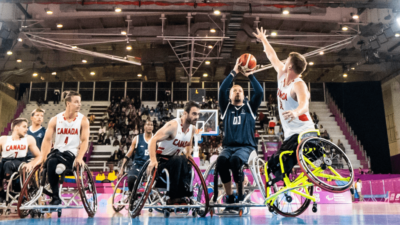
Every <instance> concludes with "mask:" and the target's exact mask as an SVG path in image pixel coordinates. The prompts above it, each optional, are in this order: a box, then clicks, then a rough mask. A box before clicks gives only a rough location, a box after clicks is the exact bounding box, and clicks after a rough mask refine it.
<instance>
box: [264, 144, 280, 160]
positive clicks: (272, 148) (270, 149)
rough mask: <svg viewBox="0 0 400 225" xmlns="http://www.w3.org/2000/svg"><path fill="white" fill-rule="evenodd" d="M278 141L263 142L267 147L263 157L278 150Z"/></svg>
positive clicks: (269, 155) (266, 157)
mask: <svg viewBox="0 0 400 225" xmlns="http://www.w3.org/2000/svg"><path fill="white" fill-rule="evenodd" d="M278 145H279V143H278V142H265V146H266V147H267V149H266V151H265V152H264V159H268V158H269V157H271V156H272V155H273V154H274V153H275V152H277V151H278Z"/></svg>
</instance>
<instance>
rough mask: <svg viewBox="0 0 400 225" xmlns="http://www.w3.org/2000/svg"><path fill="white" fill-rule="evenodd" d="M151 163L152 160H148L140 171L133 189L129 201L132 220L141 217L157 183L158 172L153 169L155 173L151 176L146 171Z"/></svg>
mask: <svg viewBox="0 0 400 225" xmlns="http://www.w3.org/2000/svg"><path fill="white" fill-rule="evenodd" d="M149 163H150V160H148V161H147V162H146V163H145V164H144V165H143V167H142V169H141V170H140V172H139V175H138V178H137V180H136V182H135V185H134V187H133V191H132V194H131V197H130V199H129V208H128V211H129V215H130V216H131V217H132V218H135V217H137V216H139V215H140V211H141V210H142V209H143V207H144V205H145V203H146V200H147V198H148V197H149V194H150V192H151V190H152V189H153V187H154V185H155V183H156V182H155V177H156V173H157V170H156V169H153V172H152V174H151V175H150V176H149V175H148V174H147V173H146V169H147V166H148V165H149ZM139 192H141V195H140V194H139Z"/></svg>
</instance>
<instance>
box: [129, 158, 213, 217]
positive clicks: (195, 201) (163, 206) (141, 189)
mask: <svg viewBox="0 0 400 225" xmlns="http://www.w3.org/2000/svg"><path fill="white" fill-rule="evenodd" d="M149 163H150V160H148V161H147V162H146V163H145V164H144V165H143V167H142V169H141V171H140V172H139V175H138V178H137V180H136V181H135V185H134V187H133V192H132V194H131V196H130V199H129V208H128V211H129V214H130V216H131V217H132V218H135V217H137V216H139V215H140V212H141V210H142V209H143V208H148V209H149V212H151V210H153V209H154V210H156V211H157V212H160V213H163V214H164V217H165V218H167V217H169V216H170V213H171V212H175V214H178V213H180V214H186V215H190V212H191V213H192V216H193V217H197V216H200V217H205V216H206V215H207V213H208V211H209V195H208V190H207V186H206V183H205V181H204V179H203V176H202V173H201V171H200V169H199V167H198V166H197V165H196V163H195V162H194V161H193V159H192V158H190V159H189V160H188V163H189V164H190V165H191V166H192V169H191V186H190V191H191V192H192V193H193V196H192V197H190V198H187V200H188V201H187V202H188V203H187V205H167V200H168V198H169V196H168V194H167V193H168V191H169V190H170V183H169V177H170V174H169V172H168V170H167V169H163V171H162V173H163V174H164V173H165V179H163V178H162V176H161V175H160V174H158V173H157V170H156V169H154V170H153V172H152V174H150V175H149V174H147V173H146V169H147V166H148V165H149ZM156 183H159V184H156ZM146 203H147V204H146Z"/></svg>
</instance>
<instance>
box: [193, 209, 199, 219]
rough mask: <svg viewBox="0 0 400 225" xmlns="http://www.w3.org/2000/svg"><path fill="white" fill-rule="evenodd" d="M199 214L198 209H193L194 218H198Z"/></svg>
mask: <svg viewBox="0 0 400 225" xmlns="http://www.w3.org/2000/svg"><path fill="white" fill-rule="evenodd" d="M197 215H198V212H197V210H193V212H192V216H193V218H196V217H197Z"/></svg>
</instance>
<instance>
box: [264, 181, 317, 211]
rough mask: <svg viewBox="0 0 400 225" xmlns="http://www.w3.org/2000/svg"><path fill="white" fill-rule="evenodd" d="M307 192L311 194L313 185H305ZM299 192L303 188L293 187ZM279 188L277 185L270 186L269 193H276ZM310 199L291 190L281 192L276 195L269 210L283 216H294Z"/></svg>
mask: <svg viewBox="0 0 400 225" xmlns="http://www.w3.org/2000/svg"><path fill="white" fill-rule="evenodd" d="M307 188H308V192H309V194H310V195H311V196H312V195H313V191H314V186H310V187H307ZM295 190H296V191H299V192H304V188H298V189H295ZM278 191H279V189H278V188H277V186H275V185H274V186H273V188H271V192H273V193H271V195H272V194H274V193H277V192H278ZM310 202H311V200H310V199H308V198H304V197H302V196H300V195H298V194H296V193H293V192H292V191H287V192H283V193H282V194H280V195H278V197H277V198H276V200H275V202H274V204H273V205H272V208H271V207H270V209H269V210H270V211H271V210H272V211H275V212H276V213H278V214H280V215H282V216H285V217H296V216H299V215H300V214H302V213H303V212H304V211H305V210H306V209H307V208H308V206H309V205H310Z"/></svg>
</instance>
